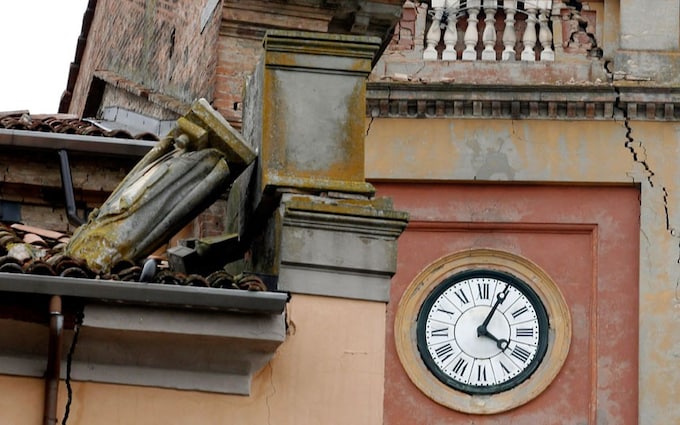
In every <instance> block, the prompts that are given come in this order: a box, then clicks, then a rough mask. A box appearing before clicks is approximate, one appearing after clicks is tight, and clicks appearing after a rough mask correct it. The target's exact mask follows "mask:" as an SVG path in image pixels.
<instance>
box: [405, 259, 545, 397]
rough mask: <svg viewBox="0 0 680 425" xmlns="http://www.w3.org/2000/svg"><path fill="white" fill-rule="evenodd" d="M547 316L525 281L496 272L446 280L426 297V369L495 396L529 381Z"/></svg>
mask: <svg viewBox="0 0 680 425" xmlns="http://www.w3.org/2000/svg"><path fill="white" fill-rule="evenodd" d="M548 329H549V323H548V315H547V313H546V309H545V307H544V306H543V303H542V302H541V299H540V298H539V297H538V295H536V293H535V292H534V290H533V289H531V287H530V286H529V285H527V284H526V283H524V282H523V281H522V280H520V279H518V278H516V277H514V276H512V275H510V274H507V273H502V272H498V271H493V270H469V271H465V272H461V273H458V274H456V275H453V276H451V277H448V278H446V279H445V280H444V281H442V282H441V283H440V284H439V285H438V286H436V287H435V288H434V290H433V291H432V292H431V293H430V294H429V295H428V296H427V298H425V301H424V302H423V304H422V307H421V309H420V312H419V314H418V318H417V327H416V334H417V345H418V351H419V352H420V356H421V357H422V359H423V361H424V362H425V365H426V366H427V368H428V369H429V370H430V371H431V372H432V373H433V374H434V375H435V376H436V377H437V378H438V379H439V380H440V381H441V382H443V383H444V384H446V385H448V386H449V387H451V388H454V389H456V390H459V391H463V392H465V393H468V394H495V393H499V392H502V391H506V390H509V389H511V388H513V387H515V386H517V385H519V384H520V383H522V382H524V381H525V380H526V379H528V378H529V377H530V376H531V374H532V373H533V372H534V371H535V370H536V368H537V367H538V365H539V364H540V363H541V361H542V360H543V357H544V355H545V353H546V350H547V348H548Z"/></svg>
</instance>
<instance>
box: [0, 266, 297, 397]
mask: <svg viewBox="0 0 680 425" xmlns="http://www.w3.org/2000/svg"><path fill="white" fill-rule="evenodd" d="M145 286H146V287H145ZM148 286H155V288H153V287H148ZM148 286H147V285H146V284H137V283H133V284H126V283H122V282H107V281H103V282H102V281H99V282H98V281H92V280H87V279H80V280H79V281H78V279H69V278H53V277H45V276H33V275H11V274H8V273H0V291H1V292H4V293H5V294H10V295H12V297H17V299H21V300H22V302H23V303H24V304H25V305H23V307H22V305H19V304H21V303H13V304H12V306H11V307H3V310H2V311H1V312H0V313H2V314H0V316H1V317H2V318H0V373H3V374H9V375H21V376H34V377H41V376H43V374H44V373H45V368H46V364H47V355H48V354H47V352H48V339H49V338H48V337H49V329H48V327H47V326H46V321H45V320H46V316H47V303H46V301H47V299H48V298H49V295H50V294H59V295H62V298H63V299H64V301H65V303H66V304H67V305H69V306H70V307H69V308H67V310H68V309H70V313H69V312H65V314H66V320H65V321H66V322H67V323H68V322H69V320H70V321H72V315H73V312H72V310H73V308H74V307H73V306H74V305H80V307H79V308H82V309H83V321H82V325H81V326H80V330H79V335H78V340H77V343H76V345H75V350H74V357H73V360H72V364H71V368H72V371H71V378H72V379H74V380H80V381H92V382H102V383H115V384H128V385H143V386H153V387H161V388H173V389H180V390H197V391H208V392H218V393H225V394H240V395H248V394H249V392H250V383H251V380H252V377H253V375H254V374H255V373H256V372H257V371H258V370H260V369H261V368H262V367H264V365H266V364H267V362H269V360H270V359H271V357H272V356H273V355H274V353H275V352H276V349H277V348H278V346H279V345H281V344H282V343H283V341H284V340H285V337H286V323H285V312H284V309H285V304H286V302H287V300H288V294H284V293H271V292H249V291H241V290H228V289H224V290H223V289H213V290H212V291H208V292H205V291H203V290H206V289H207V290H210V289H212V288H191V287H181V288H180V287H164V286H161V285H148ZM165 290H170V291H171V292H170V293H168V292H166V291H165ZM177 290H179V292H177ZM215 291H223V292H222V293H220V292H215ZM192 293H193V294H192ZM169 294H171V295H170V296H169ZM182 297H183V299H182ZM103 301H106V302H103ZM43 310H44V314H42V313H41V312H43ZM22 312H23V313H22ZM69 314H70V315H71V316H69ZM69 317H70V319H69ZM68 327H70V326H69V325H67V328H68ZM73 336H74V332H73V331H72V330H70V329H66V330H65V331H64V338H63V344H62V347H61V356H62V367H61V373H62V378H65V373H66V359H67V353H68V352H69V349H70V347H71V344H72V341H73Z"/></svg>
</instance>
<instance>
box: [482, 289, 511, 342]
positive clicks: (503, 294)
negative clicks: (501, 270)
mask: <svg viewBox="0 0 680 425" xmlns="http://www.w3.org/2000/svg"><path fill="white" fill-rule="evenodd" d="M509 289H510V285H508V284H506V285H505V289H504V290H503V292H499V293H498V294H497V295H496V302H495V303H494V304H493V306H492V307H491V311H489V314H487V315H486V318H485V319H484V322H482V324H481V325H479V326H478V327H477V336H478V337H479V336H488V337H492V336H493V335H491V334H490V333H489V331H488V330H487V329H486V327H487V325H488V324H489V322H490V321H491V317H493V314H494V313H495V312H496V309H497V308H498V306H499V305H500V304H501V303H502V302H503V301H504V300H505V297H506V296H507V295H508V290H509ZM491 339H493V340H494V341H496V342H497V343H498V339H497V338H496V337H493V338H491Z"/></svg>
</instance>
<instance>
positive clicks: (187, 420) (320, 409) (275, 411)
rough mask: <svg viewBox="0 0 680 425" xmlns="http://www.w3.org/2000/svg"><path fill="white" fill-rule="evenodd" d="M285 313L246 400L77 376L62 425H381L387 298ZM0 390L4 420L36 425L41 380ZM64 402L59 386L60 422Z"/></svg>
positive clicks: (294, 307)
mask: <svg viewBox="0 0 680 425" xmlns="http://www.w3.org/2000/svg"><path fill="white" fill-rule="evenodd" d="M287 314H288V321H289V324H290V327H289V335H288V337H287V339H286V341H285V342H284V343H283V345H282V346H281V347H280V348H279V350H278V351H277V353H276V354H275V357H274V359H273V360H272V362H271V363H270V364H268V365H267V366H265V368H264V369H263V370H261V371H260V372H259V373H258V374H257V375H256V376H255V378H254V381H253V386H252V392H251V395H250V396H248V397H244V396H230V395H222V394H210V393H201V392H191V391H175V390H167V389H155V388H144V387H133V386H124V385H108V384H98V383H81V382H74V383H73V403H72V405H71V413H70V417H69V420H68V422H67V423H68V425H114V424H115V425H119V424H144V425H173V424H177V425H179V424H182V425H186V424H200V425H211V424H225V423H230V424H258V425H259V424H278V425H286V424H290V425H299V424H381V423H382V408H383V405H382V402H383V377H384V339H385V336H384V335H385V304H384V303H381V302H368V301H355V300H346V299H338V298H328V297H318V296H305V295H293V296H292V298H291V300H290V303H289V304H288V313H287ZM76 349H77V348H76ZM0 392H2V394H3V395H2V397H0V423H1V424H12V425H35V424H39V423H42V422H41V420H42V400H43V381H42V380H40V379H28V378H14V377H6V376H0ZM66 400H67V393H66V386H65V385H64V383H63V382H62V383H61V385H60V393H59V411H58V418H59V423H61V418H62V417H63V414H64V406H65V404H66Z"/></svg>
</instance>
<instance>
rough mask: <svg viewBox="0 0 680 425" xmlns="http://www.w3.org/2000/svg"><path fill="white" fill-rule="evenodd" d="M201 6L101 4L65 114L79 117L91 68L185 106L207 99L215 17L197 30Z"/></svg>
mask: <svg viewBox="0 0 680 425" xmlns="http://www.w3.org/2000/svg"><path fill="white" fill-rule="evenodd" d="M203 6H204V2H196V1H186V0H157V1H152V0H146V1H145V0H101V1H99V2H98V3H97V8H96V13H95V16H94V21H93V24H92V31H90V34H89V35H88V43H87V47H86V51H85V54H84V57H83V61H82V63H81V69H80V74H79V77H78V82H77V84H76V88H75V90H74V94H73V99H72V102H71V105H70V108H69V111H70V112H72V113H75V114H78V115H80V114H82V112H83V110H84V108H85V101H86V99H85V96H86V95H87V93H88V90H89V88H90V84H91V82H92V77H93V74H94V72H95V70H108V71H113V72H115V73H117V74H119V75H121V76H122V77H124V78H126V79H128V80H130V81H132V82H136V83H138V84H140V85H142V86H145V87H148V88H149V89H150V90H151V91H157V92H161V93H164V94H166V95H168V96H172V97H174V98H177V99H179V100H181V101H183V102H187V103H190V102H191V101H193V100H194V99H196V98H198V97H205V98H208V99H211V98H212V95H213V91H212V90H213V87H214V76H215V67H216V64H217V61H216V55H215V52H214V51H212V49H206V48H205V46H214V45H215V43H216V39H217V36H218V28H219V21H220V19H219V13H215V14H214V16H212V18H211V19H210V21H209V23H208V25H207V26H206V28H205V29H204V31H203V32H201V25H200V17H201V12H202V9H203Z"/></svg>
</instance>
